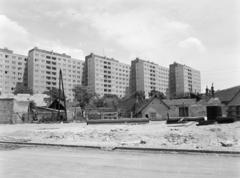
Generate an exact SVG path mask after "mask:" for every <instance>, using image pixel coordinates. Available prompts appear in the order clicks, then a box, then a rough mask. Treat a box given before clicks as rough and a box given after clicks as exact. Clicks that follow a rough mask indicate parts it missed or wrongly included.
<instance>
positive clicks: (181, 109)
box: [179, 107, 188, 117]
mask: <svg viewBox="0 0 240 178" xmlns="http://www.w3.org/2000/svg"><path fill="white" fill-rule="evenodd" d="M179 117H188V107H179Z"/></svg>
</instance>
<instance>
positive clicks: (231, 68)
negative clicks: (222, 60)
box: [201, 68, 240, 72]
mask: <svg viewBox="0 0 240 178" xmlns="http://www.w3.org/2000/svg"><path fill="white" fill-rule="evenodd" d="M236 69H238V70H240V68H229V69H212V70H202V71H201V72H214V71H224V70H236Z"/></svg>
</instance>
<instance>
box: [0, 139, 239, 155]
mask: <svg viewBox="0 0 240 178" xmlns="http://www.w3.org/2000/svg"><path fill="white" fill-rule="evenodd" d="M0 144H15V145H25V146H51V147H67V148H88V149H98V150H101V149H103V148H106V147H104V146H102V147H101V146H87V145H66V144H48V143H24V142H4V141H0ZM111 148H112V149H110V150H125V151H145V152H165V153H182V154H186V153H201V154H225V155H226V154H227V155H240V151H216V150H215V151H214V150H188V149H165V148H143V147H111Z"/></svg>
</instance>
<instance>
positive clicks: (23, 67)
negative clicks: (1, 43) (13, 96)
mask: <svg viewBox="0 0 240 178" xmlns="http://www.w3.org/2000/svg"><path fill="white" fill-rule="evenodd" d="M27 83H28V81H27V56H23V55H19V54H14V53H13V51H12V50H9V49H7V48H4V49H1V48H0V93H2V94H4V93H6V94H8V93H13V92H14V91H15V90H17V89H20V90H21V89H23V90H24V89H26V88H27Z"/></svg>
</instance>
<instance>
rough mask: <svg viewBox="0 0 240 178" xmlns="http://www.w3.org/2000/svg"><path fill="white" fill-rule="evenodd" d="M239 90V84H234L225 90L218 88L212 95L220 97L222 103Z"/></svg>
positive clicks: (226, 101)
mask: <svg viewBox="0 0 240 178" xmlns="http://www.w3.org/2000/svg"><path fill="white" fill-rule="evenodd" d="M239 90H240V86H235V87H232V88H227V89H225V90H220V91H217V92H216V93H215V94H214V97H217V98H219V99H220V101H221V102H222V103H228V102H229V101H230V100H231V99H232V98H233V97H234V96H235V95H236V93H237V92H238V91H239Z"/></svg>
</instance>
